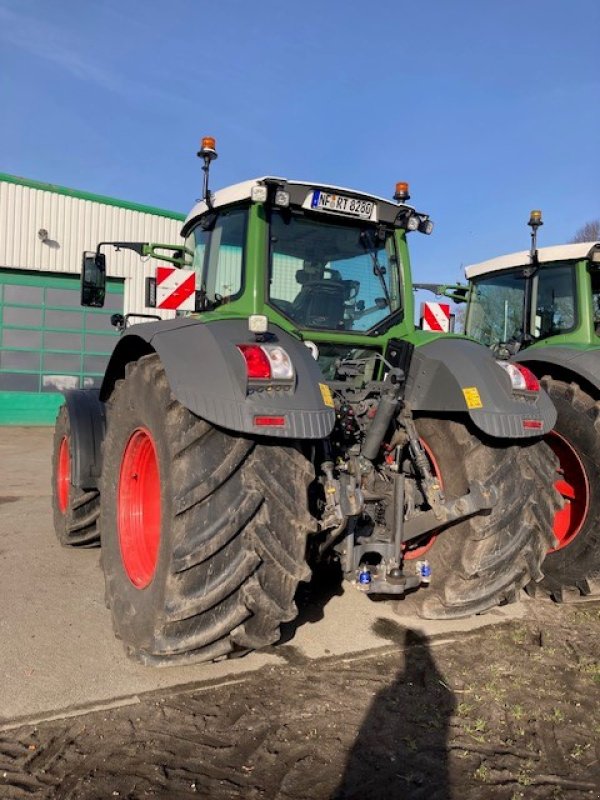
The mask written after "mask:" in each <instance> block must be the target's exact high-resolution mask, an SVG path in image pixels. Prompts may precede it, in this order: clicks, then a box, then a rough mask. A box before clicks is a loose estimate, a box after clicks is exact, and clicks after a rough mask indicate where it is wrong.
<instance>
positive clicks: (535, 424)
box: [523, 419, 543, 431]
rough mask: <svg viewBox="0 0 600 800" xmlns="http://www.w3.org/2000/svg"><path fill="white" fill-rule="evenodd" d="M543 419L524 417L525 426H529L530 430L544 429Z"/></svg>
mask: <svg viewBox="0 0 600 800" xmlns="http://www.w3.org/2000/svg"><path fill="white" fill-rule="evenodd" d="M542 425H543V423H542V421H541V420H539V419H524V420H523V427H524V428H529V429H530V430H537V431H539V430H541V429H542Z"/></svg>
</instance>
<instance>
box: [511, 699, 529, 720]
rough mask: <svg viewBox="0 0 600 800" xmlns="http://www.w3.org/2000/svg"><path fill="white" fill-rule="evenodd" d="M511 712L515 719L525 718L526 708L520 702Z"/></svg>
mask: <svg viewBox="0 0 600 800" xmlns="http://www.w3.org/2000/svg"><path fill="white" fill-rule="evenodd" d="M510 713H511V714H512V716H513V717H514V718H515V719H523V717H524V716H525V709H524V708H523V706H521V705H519V704H518V703H517V704H516V705H514V706H513V707H512V708H511V711H510Z"/></svg>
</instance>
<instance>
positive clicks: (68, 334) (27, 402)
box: [0, 269, 123, 425]
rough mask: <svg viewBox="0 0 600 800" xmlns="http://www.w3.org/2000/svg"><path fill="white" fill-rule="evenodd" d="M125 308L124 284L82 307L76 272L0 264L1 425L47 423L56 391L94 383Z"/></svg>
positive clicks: (54, 405) (51, 419)
mask: <svg viewBox="0 0 600 800" xmlns="http://www.w3.org/2000/svg"><path fill="white" fill-rule="evenodd" d="M117 311H118V312H120V313H122V312H123V282H122V281H110V280H109V281H108V285H107V295H106V305H105V306H104V308H102V309H87V308H85V309H84V308H82V307H81V306H80V305H79V277H78V276H67V275H56V274H48V273H42V272H28V271H19V270H6V269H0V425H49V424H52V423H53V422H54V419H55V417H56V412H57V409H58V407H59V405H60V403H61V402H62V395H61V394H60V392H61V391H62V390H64V389H71V388H74V389H77V388H86V387H92V386H99V384H100V381H101V378H102V375H103V373H104V368H105V366H106V363H107V360H108V356H109V354H110V353H111V352H112V349H113V347H114V345H115V340H116V337H117V334H116V332H115V329H114V328H113V327H112V326H111V324H110V316H111V314H114V313H115V312H117Z"/></svg>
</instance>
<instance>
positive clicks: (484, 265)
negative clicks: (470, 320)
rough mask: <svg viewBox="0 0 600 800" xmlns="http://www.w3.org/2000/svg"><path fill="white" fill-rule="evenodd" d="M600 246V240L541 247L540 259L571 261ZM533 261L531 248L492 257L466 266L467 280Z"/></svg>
mask: <svg viewBox="0 0 600 800" xmlns="http://www.w3.org/2000/svg"><path fill="white" fill-rule="evenodd" d="M598 247H600V242H579V243H577V244H561V245H557V246H555V247H541V248H539V250H538V259H539V261H540V263H541V264H547V263H550V262H551V261H571V260H576V259H581V258H587V257H588V256H589V255H590V253H591V251H592V250H594V249H595V248H598ZM530 263H531V258H530V254H529V250H519V252H518V253H510V254H509V255H506V256H498V258H490V259H488V261H482V262H481V263H479V264H470V265H469V266H467V267H465V275H466V277H467V280H471V278H478V277H480V276H481V275H486V274H487V273H488V272H499V271H501V270H505V269H514V268H515V267H524V266H527V265H529V264H530Z"/></svg>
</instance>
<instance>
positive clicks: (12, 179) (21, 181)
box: [0, 172, 185, 221]
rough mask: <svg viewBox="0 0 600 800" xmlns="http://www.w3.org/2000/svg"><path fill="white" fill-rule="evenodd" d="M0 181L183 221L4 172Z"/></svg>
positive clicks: (155, 210)
mask: <svg viewBox="0 0 600 800" xmlns="http://www.w3.org/2000/svg"><path fill="white" fill-rule="evenodd" d="M0 181H1V182H4V183H14V184H17V185H18V186H27V187H28V188H30V189H38V190H40V191H42V192H52V193H54V194H62V195H66V196H67V197H76V198H78V199H79V200H90V201H92V202H93V203H103V204H104V205H107V206H117V207H118V208H127V209H130V210H131V211H140V212H141V213H143V214H154V215H155V216H159V217H167V218H168V219H176V220H182V221H183V220H184V219H185V214H179V213H178V212H176V211H168V210H167V209H164V208H156V207H155V206H146V205H142V204H140V203H132V202H130V201H128V200H118V199H117V198H116V197H107V196H105V195H102V194H92V193H91V192H82V191H80V190H79V189H69V188H67V187H66V186H57V185H56V184H54V183H42V182H41V181H33V180H30V179H29V178H21V177H19V176H17V175H8V174H7V173H5V172H0Z"/></svg>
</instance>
